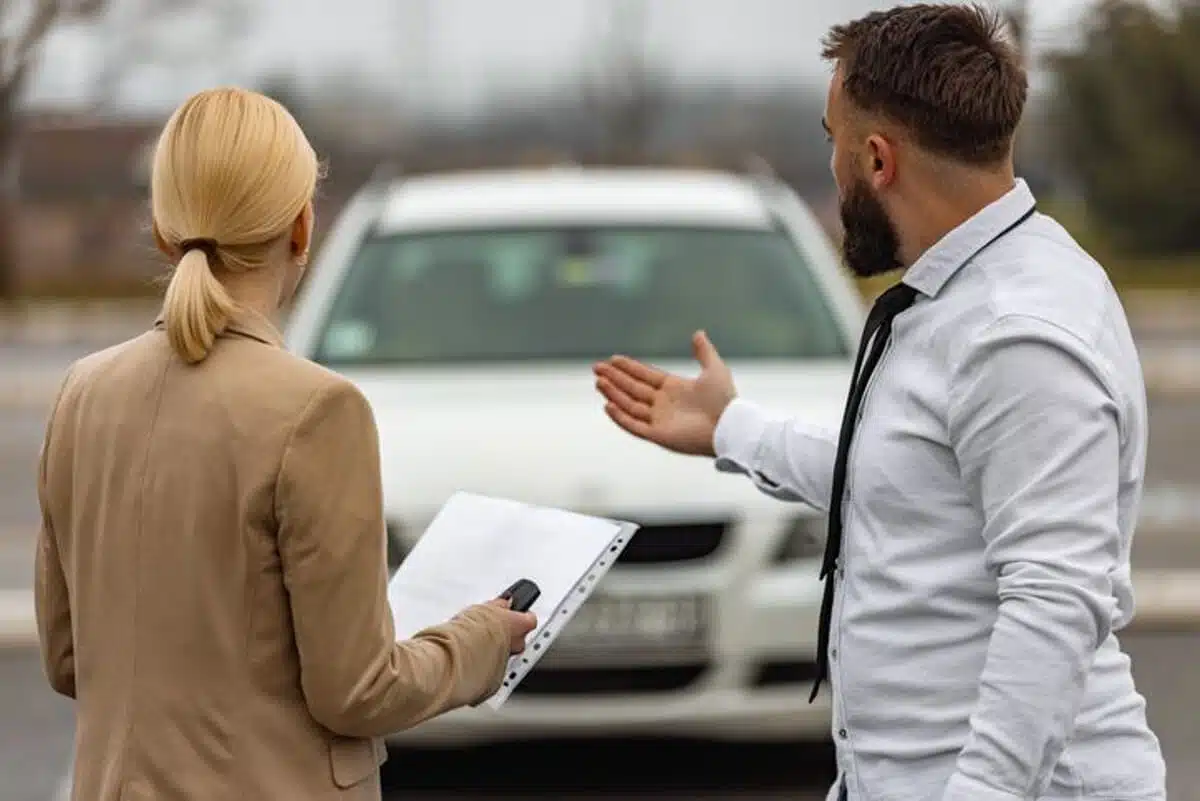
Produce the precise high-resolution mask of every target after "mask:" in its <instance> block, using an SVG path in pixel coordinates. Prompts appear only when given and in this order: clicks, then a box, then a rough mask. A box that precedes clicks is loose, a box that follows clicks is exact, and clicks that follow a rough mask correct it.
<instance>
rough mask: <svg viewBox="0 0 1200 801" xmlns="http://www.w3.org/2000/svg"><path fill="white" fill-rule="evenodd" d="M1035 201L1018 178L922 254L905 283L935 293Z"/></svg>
mask: <svg viewBox="0 0 1200 801" xmlns="http://www.w3.org/2000/svg"><path fill="white" fill-rule="evenodd" d="M1034 203H1035V201H1034V197H1033V193H1032V192H1031V191H1030V190H1029V187H1028V186H1027V185H1026V183H1025V181H1023V180H1022V179H1020V178H1018V179H1017V181H1016V185H1015V186H1013V188H1012V189H1010V190H1009V191H1008V192H1007V193H1006V194H1005V195H1004V196H1003V197H1001V198H999V199H997V200H995V201H993V202H992V203H990V204H988V205H987V206H984V207H983V208H982V209H980V210H979V211H978V212H977V213H976V214H975V215H974V216H973V217H971V218H970V219H968V220H966V221H965V222H963V223H962V224H960V225H959V226H958V227H957V228H955V229H954V230H952V231H950V233H948V234H946V235H945V236H943V237H942V238H941V239H940V240H938V242H937V243H936V244H935V245H934V246H933V247H931V248H929V250H927V251H925V252H924V253H923V254H921V258H919V259H917V260H916V261H915V262H914V263H913V265H912V266H911V267H909V268H908V270H907V271H906V272H905V273H904V279H903V280H904V283H906V284H908V285H909V286H911V287H912V288H913V289H915V290H917V291H918V292H920V293H921V294H922V295H926V296H927V297H934V296H936V295H937V293H938V292H939V291H940V290H941V288H942V287H943V286H945V285H946V282H947V281H949V280H950V279H951V278H952V277H953V276H954V274H955V273H957V272H958V271H959V269H960V268H961V267H962V266H963V265H965V264H966V263H967V262H968V261H970V260H971V258H972V257H973V256H974V255H975V254H976V253H978V252H979V251H981V250H983V248H984V247H986V246H987V245H989V244H991V242H992V241H993V240H994V239H995V238H996V237H997V236H998V235H1000V234H1002V233H1003V232H1004V230H1005V229H1006V228H1008V227H1009V226H1011V225H1012V224H1013V223H1015V222H1017V221H1018V220H1020V219H1021V217H1023V216H1024V215H1026V214H1028V213H1029V211H1030V210H1031V209H1032V208H1033V206H1034Z"/></svg>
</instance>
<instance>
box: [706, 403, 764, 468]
mask: <svg viewBox="0 0 1200 801" xmlns="http://www.w3.org/2000/svg"><path fill="white" fill-rule="evenodd" d="M765 427H766V420H765V418H764V416H763V413H762V411H761V410H760V409H759V408H758V407H757V406H755V405H754V404H753V403H751V402H750V401H748V400H744V399H742V398H739V397H734V398H733V399H732V400H731V401H730V402H729V404H728V405H727V406H726V407H725V410H724V411H722V412H721V416H720V417H719V418H718V419H717V424H716V426H715V427H714V428H713V441H712V448H713V456H714V457H716V459H717V461H727V462H733V463H735V464H738V465H740V466H741V467H743V468H749V467H751V462H752V461H753V458H754V454H755V453H757V451H758V446H759V442H760V440H761V439H762V434H763V430H764V428H765Z"/></svg>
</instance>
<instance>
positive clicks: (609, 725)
mask: <svg viewBox="0 0 1200 801" xmlns="http://www.w3.org/2000/svg"><path fill="white" fill-rule="evenodd" d="M862 312H863V310H862V302H861V299H860V297H859V295H858V294H857V292H856V290H855V289H854V287H853V286H852V284H851V283H850V281H849V280H848V279H847V277H846V276H845V275H844V273H843V271H842V269H841V267H840V265H839V261H838V259H837V256H836V254H835V252H834V251H833V250H832V249H831V246H830V243H829V242H828V241H827V238H826V236H825V234H824V232H823V230H822V229H821V228H820V226H819V225H818V223H817V222H816V220H815V219H814V217H813V215H812V214H811V213H810V211H809V210H808V208H807V207H806V206H805V205H804V204H803V203H802V202H801V201H799V200H798V199H797V197H796V196H795V195H794V194H793V193H792V192H790V191H789V190H788V189H787V188H785V187H784V186H783V185H782V184H779V183H777V182H775V181H772V180H770V179H763V178H754V177H746V176H741V175H737V174H726V173H720V172H705V171H682V170H649V169H583V168H552V169H537V170H514V171H494V172H490V171H489V172H463V173H458V174H444V175H437V176H427V177H412V178H406V179H403V180H388V181H381V182H375V183H374V184H372V185H370V186H368V187H366V188H365V189H364V190H363V191H362V192H360V193H359V194H358V196H356V197H355V199H354V200H353V201H352V202H351V203H350V204H348V206H347V207H346V209H345V210H344V212H343V213H342V215H341V217H340V218H339V219H338V220H337V222H336V224H335V226H334V228H333V229H332V230H331V232H330V236H329V238H328V239H327V241H326V244H325V245H324V247H323V248H322V252H321V254H320V257H319V261H318V263H317V264H316V269H315V270H314V273H313V275H312V278H311V280H310V281H309V282H308V284H307V286H306V288H305V290H304V292H303V293H302V296H301V297H300V298H298V299H297V304H296V306H295V307H294V309H293V312H292V314H291V315H290V319H289V326H288V330H287V339H288V346H289V347H290V348H291V349H292V350H294V351H295V352H297V353H300V354H303V355H305V356H307V357H309V358H312V359H314V360H315V361H317V362H320V363H322V364H325V365H327V366H328V367H330V368H331V369H334V370H337V371H338V372H340V373H342V374H344V375H346V376H348V377H349V378H350V379H352V380H353V381H354V382H355V383H356V384H357V385H358V386H359V387H361V389H362V390H363V392H364V393H365V394H366V396H367V398H368V399H369V400H370V402H371V404H372V407H373V408H374V411H375V415H376V418H377V421H378V425H379V430H380V438H381V448H382V457H383V479H384V491H385V503H386V512H387V516H388V520H389V526H388V537H389V552H390V554H391V555H392V559H391V561H392V563H393V567H394V566H395V565H396V564H398V563H399V561H400V560H401V559H402V558H403V554H404V553H405V551H406V550H407V549H409V548H410V547H411V546H412V544H413V542H414V541H415V540H416V538H418V537H419V536H420V535H421V532H422V530H423V529H424V528H425V527H426V525H427V524H428V522H429V521H430V520H431V519H432V516H433V515H434V513H435V512H436V510H437V509H438V508H439V507H440V506H441V505H442V504H443V503H444V502H445V501H446V500H447V499H448V498H449V496H450V495H451V494H452V493H453V492H454V491H456V490H467V491H471V492H477V493H483V494H488V495H495V496H501V497H509V498H515V499H518V500H522V501H526V502H530V503H538V504H545V505H552V506H558V507H563V508H568V509H573V510H577V511H581V512H586V513H592V514H603V515H607V516H611V517H619V518H624V519H629V520H633V521H636V522H639V523H641V524H642V529H641V530H640V531H639V532H638V534H637V535H636V536H635V538H634V540H633V541H632V543H631V544H630V546H629V549H628V550H627V551H626V552H625V554H624V556H623V558H622V559H621V561H620V562H619V563H618V564H617V565H616V566H615V567H614V569H613V570H612V572H611V573H610V574H609V575H608V576H607V577H606V579H605V581H604V582H603V584H602V586H601V587H599V588H598V589H597V592H596V594H595V595H594V597H593V598H592V599H591V600H590V601H588V603H587V604H585V606H584V608H583V609H582V610H581V611H580V613H579V615H578V617H577V618H576V619H575V620H574V621H573V624H572V626H571V627H569V629H568V630H567V631H564V632H563V634H562V635H561V637H560V638H559V640H558V641H557V642H556V643H555V645H554V646H553V647H552V648H551V649H550V650H549V651H548V652H547V653H546V654H545V656H544V657H543V658H542V660H541V662H540V663H539V665H538V667H537V668H536V669H535V670H534V671H533V672H532V673H531V674H530V675H529V676H528V678H527V679H526V680H525V682H524V683H523V685H522V686H521V687H520V688H519V689H518V691H517V692H516V694H515V695H514V696H513V697H512V699H511V700H510V701H509V702H508V703H507V704H506V705H505V706H504V707H503V708H502V709H501V710H500V711H498V712H492V711H490V710H484V709H467V710H460V711H457V712H454V713H451V714H448V715H446V716H444V717H442V718H439V719H437V720H434V721H432V722H430V723H428V724H426V725H423V726H421V727H418V728H417V729H416V730H413V731H411V732H407V733H405V734H403V735H400V736H398V737H397V738H396V740H395V742H394V744H397V745H400V744H404V745H422V744H429V745H438V746H442V745H454V744H467V743H481V742H487V741H489V740H503V739H513V738H525V737H538V738H540V737H562V736H574V735H578V736H588V737H593V736H606V735H612V736H623V735H631V734H637V735H680V736H687V737H699V738H706V739H718V740H719V739H725V740H730V739H735V740H748V741H769V740H784V739H796V740H806V739H815V740H822V739H824V738H825V737H827V736H828V726H829V707H828V703H827V702H824V703H822V702H821V701H818V703H816V704H814V705H809V702H808V696H809V691H810V688H811V684H812V677H813V671H814V652H815V640H816V629H817V610H818V608H819V606H820V596H821V586H820V583H819V581H818V578H817V572H818V560H819V557H820V552H821V547H822V542H823V540H824V526H825V521H824V518H823V517H821V516H817V515H816V514H815V512H814V511H813V510H811V509H810V508H808V507H806V506H803V505H798V504H785V503H781V502H779V501H776V500H773V499H771V498H768V497H766V496H765V495H762V494H760V493H759V492H758V491H757V490H755V489H754V487H753V486H752V485H751V483H750V482H749V481H748V480H746V479H744V478H743V477H740V476H733V475H728V474H722V473H718V472H717V471H716V470H715V469H714V467H713V465H712V464H711V462H710V461H709V460H705V459H699V458H689V457H685V456H679V455H675V454H671V453H668V452H666V451H663V450H660V449H658V448H656V447H654V446H652V445H649V444H646V443H644V442H641V441H638V440H636V439H634V438H632V437H630V436H628V435H627V434H625V433H624V432H622V431H620V430H619V429H618V428H617V427H616V426H615V425H613V424H612V423H611V422H610V421H609V420H608V419H607V418H606V417H605V415H604V413H603V408H602V402H601V399H600V397H599V395H598V394H597V393H596V391H595V389H594V383H593V377H592V374H591V365H592V363H593V362H594V361H595V360H597V359H601V358H604V357H607V356H609V355H610V354H613V353H627V354H630V355H633V356H636V357H638V358H642V359H646V360H649V361H651V362H653V363H656V364H659V365H661V366H663V367H665V368H667V369H670V370H675V371H681V372H684V373H694V371H695V370H696V367H695V365H694V363H693V362H692V359H691V352H690V336H691V334H692V332H693V331H694V330H696V329H699V328H704V329H706V330H707V331H708V332H709V335H710V337H711V338H712V340H713V341H714V343H715V344H716V345H717V347H718V348H719V349H720V350H721V352H722V355H723V356H724V357H725V358H726V359H727V361H728V362H729V363H730V364H731V366H732V368H733V370H734V376H735V378H736V381H737V383H738V388H739V391H740V392H741V393H742V394H743V395H744V396H746V397H748V398H752V399H754V400H756V401H758V402H760V403H762V404H765V405H767V406H770V407H775V408H778V409H780V410H786V411H788V412H791V413H795V414H798V415H802V416H803V417H804V418H805V419H807V420H811V421H816V422H819V423H823V424H827V425H829V426H832V427H834V428H835V430H836V427H837V425H838V424H839V421H840V417H841V412H842V407H843V404H844V402H845V396H846V390H847V386H848V383H849V375H850V370H851V367H852V359H853V349H854V347H855V346H856V340H857V336H858V331H859V329H860V326H861V323H862ZM822 697H823V698H824V696H822Z"/></svg>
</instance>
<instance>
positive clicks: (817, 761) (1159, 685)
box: [0, 633, 1200, 801]
mask: <svg viewBox="0 0 1200 801" xmlns="http://www.w3.org/2000/svg"><path fill="white" fill-rule="evenodd" d="M1124 646H1125V648H1126V650H1127V651H1128V652H1129V653H1130V655H1131V657H1132V659H1133V669H1134V674H1135V676H1136V679H1137V682H1138V687H1139V689H1140V691H1141V692H1142V694H1143V695H1145V696H1146V699H1147V704H1148V706H1149V711H1150V723H1151V725H1152V726H1153V728H1154V730H1155V732H1156V733H1157V734H1158V736H1159V738H1160V739H1161V740H1162V743H1163V748H1164V750H1165V752H1166V758H1167V766H1168V772H1167V775H1168V784H1169V797H1170V798H1171V801H1200V760H1197V759H1196V758H1195V757H1196V754H1198V753H1200V729H1198V728H1197V727H1196V721H1197V720H1200V682H1197V681H1196V669H1195V666H1196V665H1197V664H1200V637H1197V636H1196V635H1194V634H1188V633H1181V634H1142V635H1138V634H1131V635H1128V636H1127V637H1126V638H1125V640H1124ZM0 709H2V710H4V712H3V717H2V718H0V788H3V794H2V795H0V798H3V801H55V794H56V793H57V792H59V790H60V789H61V785H62V783H63V780H64V776H65V772H66V771H67V770H68V765H69V762H70V757H71V737H72V713H71V705H70V703H69V702H67V701H65V700H63V699H60V698H58V697H56V696H54V695H53V693H52V692H51V691H50V690H49V689H48V688H47V686H46V684H45V681H44V680H43V678H42V673H41V667H40V665H39V663H38V660H37V658H36V656H35V654H34V653H33V652H32V651H30V650H9V651H3V650H0ZM832 779H833V770H832V766H831V756H830V753H829V750H828V747H827V746H821V745H815V746H814V745H811V744H795V745H782V746H780V745H773V746H769V747H766V746H753V745H742V746H719V745H713V744H707V743H688V742H675V741H645V742H619V743H608V742H571V743H515V744H511V745H506V746H503V747H489V748H481V749H476V750H470V751H433V752H407V753H393V755H392V758H391V759H390V760H389V761H388V763H387V764H386V765H385V766H384V770H383V781H384V789H385V798H386V799H388V801H393V800H394V801H434V800H435V799H444V800H445V801H450V800H451V799H458V801H484V800H485V799H487V801H495V800H497V799H573V800H575V801H588V800H589V799H590V800H591V801H606V800H608V799H621V798H650V797H653V798H660V799H678V800H679V801H682V800H683V799H694V801H718V800H719V799H725V800H727V801H732V800H733V799H747V800H753V801H768V800H770V801H776V799H778V800H779V801H782V799H790V801H819V800H820V799H822V798H824V794H825V790H826V789H827V788H828V786H829V784H830V782H831V781H832Z"/></svg>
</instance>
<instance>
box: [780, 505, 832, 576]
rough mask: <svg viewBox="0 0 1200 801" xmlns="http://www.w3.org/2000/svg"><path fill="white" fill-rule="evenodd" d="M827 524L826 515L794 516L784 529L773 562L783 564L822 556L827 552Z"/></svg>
mask: <svg viewBox="0 0 1200 801" xmlns="http://www.w3.org/2000/svg"><path fill="white" fill-rule="evenodd" d="M826 525H827V523H826V521H825V517H824V516H816V515H803V516H800V517H796V518H793V519H792V520H791V522H789V523H788V525H787V528H786V529H784V532H783V536H782V537H781V538H780V540H779V545H778V546H777V547H776V549H775V554H774V556H773V558H772V559H771V563H772V564H776V565H783V564H790V563H791V562H799V561H803V560H805V559H819V558H821V556H822V555H823V554H824V553H825V534H826V530H825V527H826Z"/></svg>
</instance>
